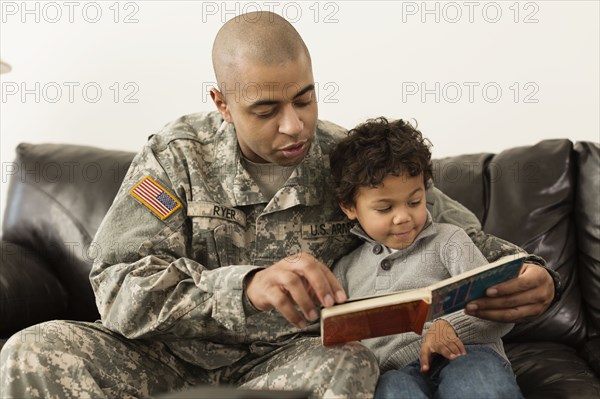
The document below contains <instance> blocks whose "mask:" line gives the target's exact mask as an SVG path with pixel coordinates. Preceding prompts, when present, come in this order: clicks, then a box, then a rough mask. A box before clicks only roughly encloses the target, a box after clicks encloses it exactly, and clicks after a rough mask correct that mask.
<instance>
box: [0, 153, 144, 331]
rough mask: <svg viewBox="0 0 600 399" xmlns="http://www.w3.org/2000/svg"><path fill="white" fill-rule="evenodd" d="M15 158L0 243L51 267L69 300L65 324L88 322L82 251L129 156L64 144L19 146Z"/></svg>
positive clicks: (90, 312) (87, 262)
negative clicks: (12, 245)
mask: <svg viewBox="0 0 600 399" xmlns="http://www.w3.org/2000/svg"><path fill="white" fill-rule="evenodd" d="M16 153H17V154H16V158H15V161H14V162H13V163H12V164H11V165H10V166H8V167H7V168H6V171H7V173H10V174H11V175H12V176H11V180H10V185H9V191H8V201H7V206H6V210H5V215H4V224H3V240H5V241H6V242H10V243H15V244H18V245H20V246H22V247H24V248H26V249H30V250H32V251H35V252H36V253H37V254H39V255H40V256H42V257H43V259H44V260H45V261H46V263H47V264H48V265H49V267H51V269H52V270H50V272H51V273H53V274H54V275H55V276H56V277H58V279H59V280H60V281H61V282H62V284H63V286H64V289H65V290H66V292H67V294H68V297H69V299H70V300H69V301H68V306H67V312H66V314H65V315H64V317H65V318H73V319H76V320H94V319H96V318H98V312H97V309H96V305H95V302H94V299H93V293H92V289H91V286H90V283H89V279H88V276H89V272H90V268H91V264H92V262H93V254H91V253H88V251H89V250H90V243H91V241H92V239H93V237H94V234H95V233H96V230H97V229H98V226H99V225H100V222H101V221H102V219H103V218H104V215H105V214H106V212H107V211H108V208H109V207H110V205H111V204H112V201H113V199H114V196H115V195H116V193H117V190H118V188H119V186H120V184H121V181H122V180H123V178H124V176H125V173H126V172H127V169H128V168H129V164H130V163H131V160H132V159H133V155H134V154H133V153H129V152H124V151H109V150H103V149H99V148H94V147H86V146H76V145H65V144H20V145H19V146H18V147H17V150H16ZM92 249H93V248H92Z"/></svg>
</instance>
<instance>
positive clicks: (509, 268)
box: [321, 254, 526, 346]
mask: <svg viewBox="0 0 600 399" xmlns="http://www.w3.org/2000/svg"><path fill="white" fill-rule="evenodd" d="M525 256H526V255H525V254H519V255H509V256H505V257H503V258H500V259H498V260H497V261H495V262H492V263H489V264H487V265H483V266H480V267H477V268H474V269H471V270H469V271H466V272H464V273H461V274H459V275H456V276H453V277H450V278H448V279H445V280H442V281H440V282H438V283H435V284H432V285H430V286H428V287H425V288H417V289H412V290H407V291H397V292H393V293H387V294H383V295H376V296H369V297H362V298H356V299H350V300H348V301H346V302H345V303H342V304H339V305H334V306H331V307H329V308H323V309H321V340H322V342H323V345H325V346H329V345H334V344H338V343H342V342H350V341H357V340H361V339H365V338H375V337H382V336H385V335H392V334H398V333H404V332H409V331H413V332H415V333H417V334H421V333H422V332H423V326H424V324H425V322H427V321H432V320H434V319H436V318H438V317H440V316H443V315H446V314H450V313H453V312H456V311H458V310H461V309H463V308H464V307H465V306H466V304H467V303H468V302H470V301H472V300H474V299H477V298H481V297H484V296H485V291H486V290H487V289H488V288H489V287H491V286H493V285H496V284H500V283H503V282H505V281H507V280H510V279H512V278H515V277H517V276H518V275H519V273H521V268H522V267H523V262H524V260H525Z"/></svg>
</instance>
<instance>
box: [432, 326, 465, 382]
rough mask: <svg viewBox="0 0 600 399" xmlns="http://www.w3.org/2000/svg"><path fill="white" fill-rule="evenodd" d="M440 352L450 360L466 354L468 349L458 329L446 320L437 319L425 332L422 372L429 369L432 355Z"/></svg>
mask: <svg viewBox="0 0 600 399" xmlns="http://www.w3.org/2000/svg"><path fill="white" fill-rule="evenodd" d="M434 353H439V354H440V355H442V356H444V357H445V358H446V359H448V360H454V359H456V358H457V357H458V356H462V355H466V354H467V351H466V350H465V346H464V345H463V343H462V341H461V340H460V338H458V336H457V335H456V331H454V328H453V327H452V325H451V324H450V323H448V322H447V321H446V320H443V319H440V320H437V321H436V322H435V323H433V325H432V326H431V327H430V328H429V331H427V334H425V338H423V344H422V345H421V372H422V373H426V372H428V371H429V362H430V361H431V355H432V354H434Z"/></svg>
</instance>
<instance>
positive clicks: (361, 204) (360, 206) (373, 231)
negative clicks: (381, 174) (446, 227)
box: [342, 173, 427, 249]
mask: <svg viewBox="0 0 600 399" xmlns="http://www.w3.org/2000/svg"><path fill="white" fill-rule="evenodd" d="M354 203H355V204H354V205H349V206H344V205H342V210H343V211H344V213H345V214H346V215H347V216H348V217H349V218H350V219H352V220H356V219H358V222H359V223H360V225H361V226H362V228H363V229H364V230H365V232H366V233H367V234H368V235H369V236H370V237H371V238H372V239H374V240H376V241H378V242H380V243H381V244H384V245H385V246H387V247H389V248H393V249H404V248H406V247H408V246H409V245H410V244H412V243H413V242H414V240H415V238H416V237H417V235H419V233H420V232H421V231H422V230H423V227H424V226H425V223H426V222H427V207H426V201H425V185H424V183H423V175H422V174H419V175H418V176H410V175H408V174H406V173H403V174H401V175H400V176H394V175H388V176H386V177H385V178H384V179H383V181H382V182H381V185H379V186H377V187H375V188H371V187H360V188H359V189H358V192H357V194H356V197H355V199H354Z"/></svg>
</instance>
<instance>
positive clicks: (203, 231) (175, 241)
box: [90, 112, 519, 369]
mask: <svg viewBox="0 0 600 399" xmlns="http://www.w3.org/2000/svg"><path fill="white" fill-rule="evenodd" d="M344 135H345V130H344V129H342V128H341V127H339V126H336V125H334V124H331V123H328V122H324V121H319V122H318V124H317V129H316V133H315V137H314V140H313V143H312V145H311V147H310V150H309V152H308V154H307V156H306V157H305V158H304V160H303V161H302V162H301V163H300V164H299V165H298V167H297V168H296V169H295V170H294V172H293V173H292V175H291V176H290V177H289V179H288V180H287V181H286V183H285V184H284V186H283V187H281V189H279V191H278V192H277V193H276V194H275V196H274V197H273V198H271V199H269V198H265V197H264V196H263V194H262V193H261V192H260V190H259V188H258V186H257V184H256V183H255V182H254V181H253V179H252V178H251V177H250V175H249V174H248V172H247V171H246V170H245V169H244V167H243V166H242V163H241V162H240V157H241V153H240V150H239V147H238V144H237V140H236V135H235V130H234V127H233V125H231V124H229V123H226V122H224V121H223V119H222V118H221V116H220V115H219V114H218V113H217V112H212V113H201V114H193V115H189V116H184V117H182V118H180V119H178V120H176V121H175V122H173V123H171V124H169V125H167V126H166V127H165V128H163V130H162V131H160V132H159V133H157V134H155V135H153V136H151V137H150V139H149V141H148V143H147V144H146V145H145V147H144V148H143V150H142V151H141V152H140V153H139V154H137V155H136V157H135V158H134V160H133V162H132V164H131V166H130V169H129V171H128V172H127V175H126V177H125V179H124V181H123V183H122V186H121V188H120V190H119V192H118V194H117V196H116V198H115V200H114V203H113V205H112V206H111V208H110V209H109V211H108V213H107V215H106V217H105V219H104V220H103V222H102V224H101V225H100V227H99V230H98V232H97V234H96V237H95V238H94V242H93V243H92V247H91V248H92V249H93V250H94V251H95V252H96V253H95V258H94V259H95V260H94V265H93V267H92V271H91V274H90V281H91V284H92V288H93V290H94V293H95V295H96V304H97V306H98V309H99V312H100V315H101V318H102V323H103V324H104V325H105V326H106V327H108V328H110V329H111V330H113V331H115V332H118V333H120V334H122V335H124V336H125V337H128V338H137V339H159V340H160V341H162V342H164V343H165V345H168V346H169V348H170V349H171V350H172V352H173V353H174V354H176V355H177V356H178V357H180V358H182V359H184V360H186V361H189V362H191V363H193V364H196V365H198V366H201V367H204V368H206V369H216V368H218V367H222V366H225V365H230V364H232V363H234V362H236V361H237V360H239V359H241V358H242V357H244V356H245V355H247V354H250V353H255V354H261V353H266V352H268V351H269V350H271V349H272V348H274V347H276V346H277V345H278V344H281V343H282V342H286V341H287V340H289V339H293V337H294V336H295V334H298V333H299V330H298V329H297V328H296V327H294V326H293V325H291V324H290V323H288V322H287V321H286V320H285V319H284V318H283V317H281V316H280V315H279V313H277V312H276V311H275V310H273V311H269V312H257V311H256V310H254V309H253V308H252V306H251V305H249V302H248V300H247V299H246V298H245V295H244V278H245V277H246V276H247V275H248V273H250V272H251V271H252V270H255V269H258V268H262V267H268V266H270V265H272V264H273V263H276V262H278V261H280V260H281V259H284V258H287V260H288V261H289V262H294V261H295V260H296V259H297V257H298V256H299V254H300V253H301V252H304V251H306V252H309V253H311V254H312V255H313V256H315V257H316V258H317V259H320V260H321V261H322V262H324V263H325V264H327V265H329V266H331V265H332V264H333V262H334V261H335V260H337V259H338V258H340V257H341V256H343V255H345V254H347V253H349V252H350V251H351V250H352V249H354V248H355V247H356V246H357V245H358V241H357V239H356V238H355V237H354V236H352V235H351V234H350V229H351V227H352V224H351V223H350V222H349V221H348V220H347V219H346V218H345V216H344V214H343V213H342V212H341V211H340V210H339V208H338V206H337V204H336V203H335V201H334V198H333V193H332V190H331V182H330V171H329V158H328V154H329V151H330V150H331V149H332V148H333V146H334V144H335V143H336V141H337V140H338V139H340V138H341V137H342V136H344ZM427 195H428V202H430V203H429V204H428V206H429V209H430V212H431V213H432V216H433V219H434V221H439V222H448V223H453V224H457V225H459V226H461V227H463V228H464V229H465V230H466V231H467V233H469V235H471V237H472V239H473V241H474V242H475V243H476V245H477V246H478V247H479V249H480V250H481V251H482V253H483V254H484V255H485V256H486V258H488V260H489V261H492V260H494V259H495V258H497V257H499V256H502V255H505V254H507V253H514V252H516V251H518V250H519V249H518V248H517V247H515V246H513V245H512V244H508V243H506V242H504V241H502V240H499V239H496V238H495V237H492V236H488V235H485V234H484V233H482V232H481V226H480V224H479V222H478V220H477V218H476V217H475V216H474V215H473V214H472V213H470V212H469V211H467V210H466V208H464V207H462V206H461V205H460V204H458V203H456V202H454V201H452V200H450V199H449V198H447V197H445V196H444V195H443V194H442V193H441V192H439V190H435V189H434V190H429V192H428V194H427ZM310 328H311V327H310V326H309V329H310Z"/></svg>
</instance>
